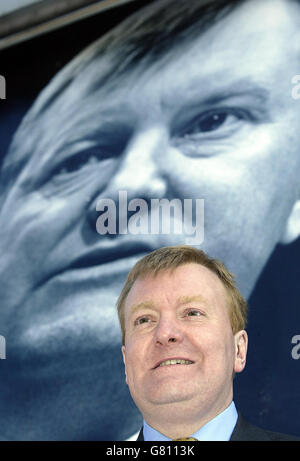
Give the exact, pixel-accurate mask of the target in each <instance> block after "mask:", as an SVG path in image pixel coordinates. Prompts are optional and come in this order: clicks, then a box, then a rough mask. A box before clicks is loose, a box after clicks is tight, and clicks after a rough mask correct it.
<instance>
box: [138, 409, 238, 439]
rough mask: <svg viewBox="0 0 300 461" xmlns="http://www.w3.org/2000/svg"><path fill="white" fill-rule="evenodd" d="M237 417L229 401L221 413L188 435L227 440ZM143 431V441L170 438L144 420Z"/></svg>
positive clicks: (197, 437) (196, 437) (198, 437)
mask: <svg viewBox="0 0 300 461" xmlns="http://www.w3.org/2000/svg"><path fill="white" fill-rule="evenodd" d="M237 419H238V413H237V411H236V407H235V404H234V402H231V404H230V405H229V406H228V407H227V408H225V410H224V411H222V413H220V414H219V415H217V416H216V417H215V418H213V419H212V420H211V421H208V423H206V424H205V425H204V426H202V427H201V428H200V429H199V430H198V431H196V432H194V434H191V435H190V436H189V437H194V438H195V439H198V440H202V441H212V442H213V441H223V442H224V441H225V442H227V441H228V440H229V439H230V437H231V434H232V432H233V429H234V426H235V425H236V422H237ZM143 432H144V440H145V441H153V442H169V441H170V440H171V439H168V437H166V436H165V435H163V434H161V433H160V432H158V431H157V430H155V429H153V427H151V426H149V425H148V424H147V423H146V421H145V420H144V426H143Z"/></svg>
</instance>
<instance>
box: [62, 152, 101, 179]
mask: <svg viewBox="0 0 300 461" xmlns="http://www.w3.org/2000/svg"><path fill="white" fill-rule="evenodd" d="M108 157H109V155H108V154H107V153H106V154H105V153H104V152H100V150H97V149H94V150H89V151H84V152H79V153H78V154H75V155H73V156H72V157H70V158H68V159H66V160H65V161H64V162H63V163H62V164H61V165H60V166H59V167H58V168H56V170H55V171H54V174H53V175H63V174H67V173H74V172H76V171H78V170H80V169H81V168H83V167H86V166H94V165H97V164H98V163H99V162H101V161H103V160H104V159H106V158H108Z"/></svg>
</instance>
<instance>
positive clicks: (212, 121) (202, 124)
mask: <svg viewBox="0 0 300 461" xmlns="http://www.w3.org/2000/svg"><path fill="white" fill-rule="evenodd" d="M228 116H229V114H227V113H226V112H219V113H214V114H209V115H206V116H203V117H201V118H200V119H199V120H197V122H196V123H195V124H194V126H193V128H192V129H193V131H194V132H196V133H197V132H199V131H200V132H201V133H207V132H209V131H215V130H217V129H218V128H220V127H221V126H222V125H223V124H224V123H225V121H226V120H227V118H228Z"/></svg>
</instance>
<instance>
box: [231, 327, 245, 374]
mask: <svg viewBox="0 0 300 461" xmlns="http://www.w3.org/2000/svg"><path fill="white" fill-rule="evenodd" d="M234 342H235V362H234V372H235V373H240V372H241V371H243V369H244V368H245V365H246V357H247V348H248V335H247V332H246V331H245V330H240V331H238V332H237V333H236V334H235V335H234Z"/></svg>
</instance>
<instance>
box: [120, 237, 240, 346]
mask: <svg viewBox="0 0 300 461" xmlns="http://www.w3.org/2000/svg"><path fill="white" fill-rule="evenodd" d="M190 263H196V264H200V265H201V266H204V267H206V268H207V269H209V270H210V271H212V272H213V273H214V274H216V275H217V276H218V278H219V279H220V280H221V282H222V283H223V285H224V287H225V289H226V292H227V295H228V315H229V319H230V324H231V328H232V332H233V334H235V333H237V332H238V331H240V330H243V329H244V328H245V327H246V323H247V312H248V306H247V303H246V301H245V299H244V298H243V296H242V295H241V293H240V292H239V290H238V289H237V287H236V286H235V282H234V278H235V277H234V275H233V274H232V273H231V272H230V271H229V270H228V269H227V268H226V267H225V265H224V264H223V263H222V262H221V261H219V260H218V259H213V258H210V257H209V256H208V255H207V254H206V253H204V251H202V250H198V249H196V248H194V247H192V246H188V245H179V246H170V247H163V248H159V249H158V250H155V251H152V252H151V253H149V254H148V255H146V256H144V257H143V258H142V259H140V260H139V261H138V262H137V263H136V264H135V265H134V267H133V268H132V269H131V271H130V272H129V274H128V276H127V279H126V282H125V285H124V287H123V289H122V291H121V294H120V296H119V298H118V301H117V309H118V316H119V321H120V325H121V330H122V344H124V343H125V314H124V307H125V301H126V298H127V296H128V293H129V292H130V290H131V288H132V286H133V284H134V282H135V281H136V280H137V279H142V278H144V277H146V276H147V275H150V274H151V275H153V276H154V277H155V276H156V275H157V274H158V273H159V272H161V271H174V270H175V269H176V268H177V267H179V266H183V265H184V264H190Z"/></svg>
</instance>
